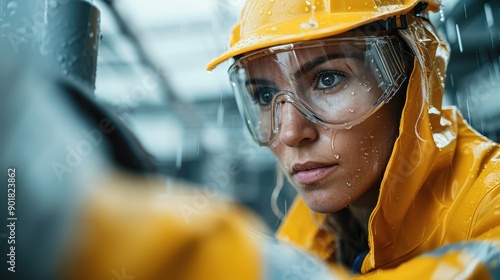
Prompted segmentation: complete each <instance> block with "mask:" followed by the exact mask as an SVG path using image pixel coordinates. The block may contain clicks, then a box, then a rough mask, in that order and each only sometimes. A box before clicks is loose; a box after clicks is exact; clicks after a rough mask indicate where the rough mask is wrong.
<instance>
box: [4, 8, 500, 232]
mask: <svg viewBox="0 0 500 280" xmlns="http://www.w3.org/2000/svg"><path fill="white" fill-rule="evenodd" d="M79 1H83V0H79ZM16 2H17V1H9V0H0V14H4V15H6V14H7V15H8V14H12V13H15V10H16V6H17V5H18V4H19V3H20V2H17V3H16ZM38 2H40V3H41V4H42V5H47V6H50V5H53V6H54V7H55V6H57V5H63V4H64V3H67V2H72V1H70V0H57V1H56V0H39V1H38ZM87 2H89V3H92V5H93V6H95V7H97V9H98V10H99V11H100V22H99V28H100V29H99V31H98V32H93V31H91V32H88V34H86V36H88V37H89V38H91V39H92V40H93V41H95V42H97V44H96V45H94V46H93V48H94V50H95V51H96V52H97V65H96V69H97V72H96V75H95V77H93V78H95V93H94V94H95V97H96V98H97V102H98V103H100V104H101V105H103V106H104V107H106V108H108V109H109V110H110V111H112V112H115V113H116V114H117V115H118V116H120V118H121V119H122V120H123V121H124V122H125V123H126V125H127V127H128V128H129V129H130V130H131V131H132V132H133V134H134V135H136V137H137V138H138V140H139V142H140V143H141V144H142V145H143V146H144V149H145V150H146V152H147V153H148V154H149V155H150V157H151V159H152V160H153V162H154V165H155V166H156V167H157V169H158V170H159V171H160V172H161V173H162V174H165V175H167V176H169V177H171V178H176V179H179V180H182V181H186V182H192V183H197V184H200V185H204V186H207V185H208V186H211V187H214V188H217V189H218V190H219V191H220V193H225V194H227V195H230V196H233V197H235V198H236V199H237V200H239V201H240V202H242V203H244V204H245V205H247V206H248V207H250V208H251V209H253V210H254V211H255V212H257V213H258V214H259V215H261V216H262V217H263V218H264V220H265V221H266V223H267V224H268V225H269V227H270V228H271V229H275V228H276V226H277V225H278V224H279V222H280V220H279V218H277V217H276V216H275V215H274V214H273V212H272V210H271V202H270V201H271V199H270V197H271V193H272V191H273V188H274V186H275V184H276V167H275V162H274V160H273V158H272V156H271V155H270V153H269V152H268V151H267V150H266V149H265V148H260V147H258V146H256V145H255V144H254V143H253V142H252V141H251V139H250V137H249V135H248V134H247V132H246V130H245V129H244V127H243V123H242V121H241V119H240V116H239V114H238V111H237V108H236V104H235V101H234V99H233V96H232V93H231V92H230V88H229V82H228V80H227V75H226V69H227V68H228V66H229V64H228V62H226V63H224V64H222V65H220V66H219V67H218V68H216V69H215V70H214V71H212V72H211V73H208V72H206V71H205V66H206V64H207V63H208V62H209V61H210V60H211V59H213V58H215V57H216V56H218V55H219V54H220V53H222V52H223V51H224V50H225V49H226V46H227V41H228V35H229V30H230V29H231V26H232V25H233V23H234V22H235V20H236V18H237V16H238V14H239V10H240V9H241V7H242V5H243V2H244V1H243V0H184V1H174V0H142V1H137V0H94V1H87ZM2 9H3V10H2ZM432 21H433V22H434V23H435V24H436V25H438V26H439V29H440V30H441V32H442V33H443V34H445V35H446V36H447V38H448V40H449V42H450V45H451V49H452V56H451V61H450V64H449V72H448V73H449V75H448V77H447V80H446V84H447V91H446V98H445V104H447V105H457V106H458V107H459V108H460V109H461V110H462V113H463V114H464V116H465V118H466V119H467V120H468V121H469V122H470V123H471V125H472V126H473V127H475V128H476V130H478V131H479V132H481V133H483V134H484V135H486V136H487V137H489V138H490V139H493V140H495V141H499V140H500V55H499V54H500V2H499V1H497V0H444V1H443V7H442V12H441V13H440V14H436V15H434V16H433V17H432ZM4 25H5V23H4ZM2 28H3V25H2V22H1V21H0V31H1V29H2ZM92 30H95V29H92ZM9 39H11V38H10V37H9ZM11 43H12V41H11ZM57 59H58V60H59V62H61V65H65V63H63V62H65V61H66V60H68V58H67V57H64V56H59V57H57ZM66 62H67V61H66ZM68 63H69V62H68ZM66 64H67V63H66ZM60 70H61V72H62V73H63V74H65V75H71V74H72V73H71V71H68V70H67V69H64V67H63V68H61V69H60ZM91 78H92V77H91ZM165 187H166V189H168V182H166V183H165ZM294 195H295V192H294V190H293V189H292V187H291V186H289V185H285V187H284V188H283V190H282V192H281V193H280V195H279V197H278V206H279V208H280V209H281V211H282V212H285V211H286V209H287V207H288V206H289V204H290V203H291V202H292V200H293V197H294Z"/></svg>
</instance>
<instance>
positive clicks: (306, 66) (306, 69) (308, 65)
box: [293, 53, 346, 79]
mask: <svg viewBox="0 0 500 280" xmlns="http://www.w3.org/2000/svg"><path fill="white" fill-rule="evenodd" d="M344 57H346V56H345V55H344V54H338V53H337V54H330V55H325V56H319V57H317V58H315V59H313V60H311V61H308V62H306V63H304V65H302V66H300V68H299V69H298V70H297V71H295V73H293V76H294V77H295V78H296V79H297V78H299V77H300V76H301V75H302V74H303V73H307V72H309V71H311V70H312V69H314V68H316V66H318V65H320V64H323V63H324V62H325V61H328V60H333V59H337V58H344Z"/></svg>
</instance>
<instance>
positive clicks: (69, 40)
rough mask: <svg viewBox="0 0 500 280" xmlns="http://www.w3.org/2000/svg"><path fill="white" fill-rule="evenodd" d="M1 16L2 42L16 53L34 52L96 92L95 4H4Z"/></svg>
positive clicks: (29, 0) (36, 0) (67, 0)
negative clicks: (5, 42) (7, 44)
mask: <svg viewBox="0 0 500 280" xmlns="http://www.w3.org/2000/svg"><path fill="white" fill-rule="evenodd" d="M0 14H1V17H0V39H5V40H7V41H8V42H9V43H10V46H11V47H12V49H13V50H14V52H15V53H19V51H20V49H21V48H33V49H34V50H35V52H34V53H33V54H39V55H40V56H41V57H42V58H43V60H44V61H45V63H46V65H45V66H46V67H47V68H49V69H51V70H52V71H54V72H60V73H61V74H62V75H66V76H69V77H71V78H73V79H75V80H77V81H79V82H81V83H82V84H84V85H86V86H88V87H89V88H91V89H94V88H95V80H96V67H97V53H98V49H99V48H98V41H99V20H100V12H99V10H98V9H97V8H96V7H95V6H94V5H93V3H92V1H84V0H0ZM19 59H23V57H22V56H20V57H19ZM24 59H26V58H24Z"/></svg>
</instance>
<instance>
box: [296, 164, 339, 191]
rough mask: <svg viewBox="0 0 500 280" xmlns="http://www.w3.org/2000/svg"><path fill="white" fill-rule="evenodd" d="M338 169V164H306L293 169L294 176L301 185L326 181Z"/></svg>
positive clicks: (297, 165)
mask: <svg viewBox="0 0 500 280" xmlns="http://www.w3.org/2000/svg"><path fill="white" fill-rule="evenodd" d="M336 168H337V164H324V163H316V162H306V163H304V164H295V165H294V166H293V168H292V176H293V178H294V179H295V180H296V181H297V182H299V183H300V184H304V185H305V184H312V183H315V182H317V181H319V180H321V179H324V178H325V177H326V176H328V175H329V174H330V173H332V172H333V171H334V170H335V169H336Z"/></svg>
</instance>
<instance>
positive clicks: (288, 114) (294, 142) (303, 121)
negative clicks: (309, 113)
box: [278, 102, 318, 147]
mask: <svg viewBox="0 0 500 280" xmlns="http://www.w3.org/2000/svg"><path fill="white" fill-rule="evenodd" d="M279 110H281V111H280V114H279V136H278V138H279V140H280V141H281V143H283V144H285V145H286V146H289V147H298V146H300V145H304V144H306V143H309V142H312V141H314V139H316V138H317V137H318V132H317V130H316V126H315V124H314V123H312V122H311V121H309V120H308V119H307V118H306V117H305V116H304V115H303V114H302V113H301V112H300V111H299V110H297V108H295V106H294V105H293V104H291V103H289V102H283V103H282V104H280V108H279Z"/></svg>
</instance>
